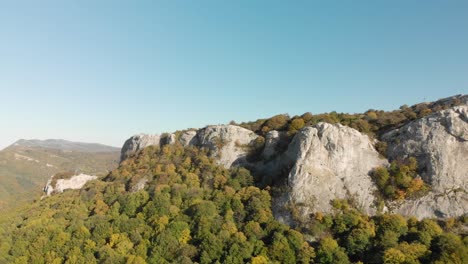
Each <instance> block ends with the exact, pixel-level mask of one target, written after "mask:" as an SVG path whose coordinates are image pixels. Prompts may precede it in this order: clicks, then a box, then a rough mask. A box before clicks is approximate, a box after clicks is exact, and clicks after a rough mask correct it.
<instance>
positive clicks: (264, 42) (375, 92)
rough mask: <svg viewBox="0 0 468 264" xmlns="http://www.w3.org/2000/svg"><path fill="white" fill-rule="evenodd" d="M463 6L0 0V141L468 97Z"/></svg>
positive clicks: (119, 140) (97, 135) (118, 133)
mask: <svg viewBox="0 0 468 264" xmlns="http://www.w3.org/2000/svg"><path fill="white" fill-rule="evenodd" d="M467 14H468V1H439V0H438V1H428V0H424V1H407V0H405V1H347V0H343V1H272V0H269V1H247V0H246V1H156V0H154V1H131V0H128V1H115V0H114V1H102V0H100V1H95V0H92V1H91V0H90V1H83V0H79V1H78V0H75V1H71V0H70V1H65V0H57V1H45V0H44V1H35V0H30V1H21V0H19V1H0V40H1V41H0V94H1V95H0V120H1V122H2V125H1V128H0V131H1V132H0V148H1V147H5V146H6V145H9V144H11V143H12V142H13V141H15V140H17V139H20V138H26V139H30V138H39V139H45V138H64V139H68V140H76V141H88V142H100V143H105V144H110V145H114V146H121V145H122V144H123V141H124V140H125V139H126V138H128V137H129V136H131V135H132V134H135V133H139V132H146V133H160V132H164V131H173V130H177V129H183V128H187V127H202V126H205V125H208V124H218V123H227V122H229V121H230V120H236V121H249V120H255V119H257V118H261V117H268V116H272V115H274V114H278V113H290V114H291V115H294V114H302V113H304V112H307V111H310V112H313V113H320V112H329V111H333V110H336V111H338V112H362V111H365V110H367V109H370V108H374V109H385V110H389V109H395V108H398V107H399V106H400V105H403V104H414V103H417V102H421V101H424V100H426V101H429V100H435V99H438V98H442V97H446V96H450V95H454V94H460V93H467V92H468V15H467Z"/></svg>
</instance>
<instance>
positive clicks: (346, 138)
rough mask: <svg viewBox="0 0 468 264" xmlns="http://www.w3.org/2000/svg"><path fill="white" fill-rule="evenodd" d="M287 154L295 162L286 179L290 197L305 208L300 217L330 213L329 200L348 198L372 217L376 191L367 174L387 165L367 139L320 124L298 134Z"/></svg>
mask: <svg viewBox="0 0 468 264" xmlns="http://www.w3.org/2000/svg"><path fill="white" fill-rule="evenodd" d="M286 154H287V155H288V156H289V157H290V158H292V159H293V160H295V161H296V162H295V164H294V166H293V168H292V170H291V172H290V173H289V176H288V181H289V185H290V187H291V193H290V197H291V199H292V201H293V202H294V203H296V204H304V205H306V206H305V210H304V212H303V213H309V212H330V211H331V209H332V208H331V205H330V202H331V201H332V200H334V199H345V198H350V197H353V198H354V200H355V202H356V203H357V205H358V207H360V208H361V209H363V211H364V212H366V213H368V214H373V213H375V209H374V208H373V203H374V198H375V197H374V195H373V192H374V191H376V187H375V185H374V183H373V182H372V180H371V178H370V176H369V172H370V171H371V170H372V169H373V168H375V167H377V166H381V165H385V164H386V163H387V161H386V160H385V159H381V158H379V154H378V153H377V151H376V150H375V149H374V147H373V145H372V143H371V141H370V140H369V138H368V137H367V136H366V135H363V134H361V133H359V132H358V131H357V130H355V129H352V128H350V127H346V126H342V125H331V124H328V123H319V124H317V125H315V126H313V127H306V128H304V129H302V130H300V131H299V132H298V133H297V134H296V136H295V137H294V139H293V141H292V142H291V144H290V145H289V148H288V150H287V153H286Z"/></svg>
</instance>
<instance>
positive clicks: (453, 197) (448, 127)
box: [383, 105, 468, 218]
mask: <svg viewBox="0 0 468 264" xmlns="http://www.w3.org/2000/svg"><path fill="white" fill-rule="evenodd" d="M383 139H384V140H385V141H387V142H388V151H387V152H388V157H389V158H390V159H397V158H406V157H411V156H413V157H415V158H416V159H417V160H418V165H419V170H420V172H421V177H422V178H423V180H424V181H425V182H427V183H429V184H430V186H431V189H432V190H431V192H430V193H429V194H428V195H427V196H425V197H422V198H420V199H417V200H413V201H407V202H406V203H403V204H402V205H400V206H399V207H397V208H396V210H395V211H396V212H398V213H402V214H405V215H415V216H417V217H419V218H423V217H451V216H459V215H462V214H464V213H466V212H468V193H467V187H468V106H466V105H462V106H457V107H453V108H451V109H448V110H443V111H440V112H437V113H434V114H431V115H429V116H427V117H424V118H421V119H418V120H415V121H413V122H411V123H409V124H407V125H405V126H403V127H402V128H400V129H397V130H394V131H391V132H389V133H387V134H385V135H384V136H383Z"/></svg>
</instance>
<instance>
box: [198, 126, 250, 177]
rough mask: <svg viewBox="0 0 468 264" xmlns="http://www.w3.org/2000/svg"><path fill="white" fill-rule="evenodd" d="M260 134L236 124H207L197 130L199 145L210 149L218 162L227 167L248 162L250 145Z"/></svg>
mask: <svg viewBox="0 0 468 264" xmlns="http://www.w3.org/2000/svg"><path fill="white" fill-rule="evenodd" d="M257 137H258V136H257V135H256V134H255V133H254V132H252V131H250V130H248V129H245V128H242V127H239V126H234V125H218V126H207V127H205V128H203V129H200V130H199V131H198V132H197V140H196V141H197V146H198V147H205V148H208V149H209V150H210V155H211V156H213V157H216V160H217V161H218V163H219V164H220V165H222V166H224V167H226V168H229V167H232V166H241V165H245V164H247V160H246V158H247V154H248V150H249V146H250V145H251V144H252V142H253V141H254V140H255V139H256V138H257Z"/></svg>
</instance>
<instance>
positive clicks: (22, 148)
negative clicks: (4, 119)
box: [0, 140, 119, 210]
mask: <svg viewBox="0 0 468 264" xmlns="http://www.w3.org/2000/svg"><path fill="white" fill-rule="evenodd" d="M118 157H119V149H118V148H114V147H108V146H104V145H99V144H89V143H76V142H69V141H65V140H46V141H40V140H19V141H18V142H16V143H14V144H13V145H11V146H9V147H8V148H6V149H4V150H2V151H0V210H2V209H3V210H6V208H12V207H15V206H17V205H18V204H19V203H22V202H24V201H31V200H32V199H35V198H38V197H40V195H41V191H42V187H44V185H45V184H46V182H47V180H48V179H49V178H50V177H51V176H52V175H54V174H56V173H58V172H64V171H72V172H83V173H89V174H102V175H105V174H106V173H107V172H108V171H110V170H112V169H115V168H116V167H117V163H118Z"/></svg>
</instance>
